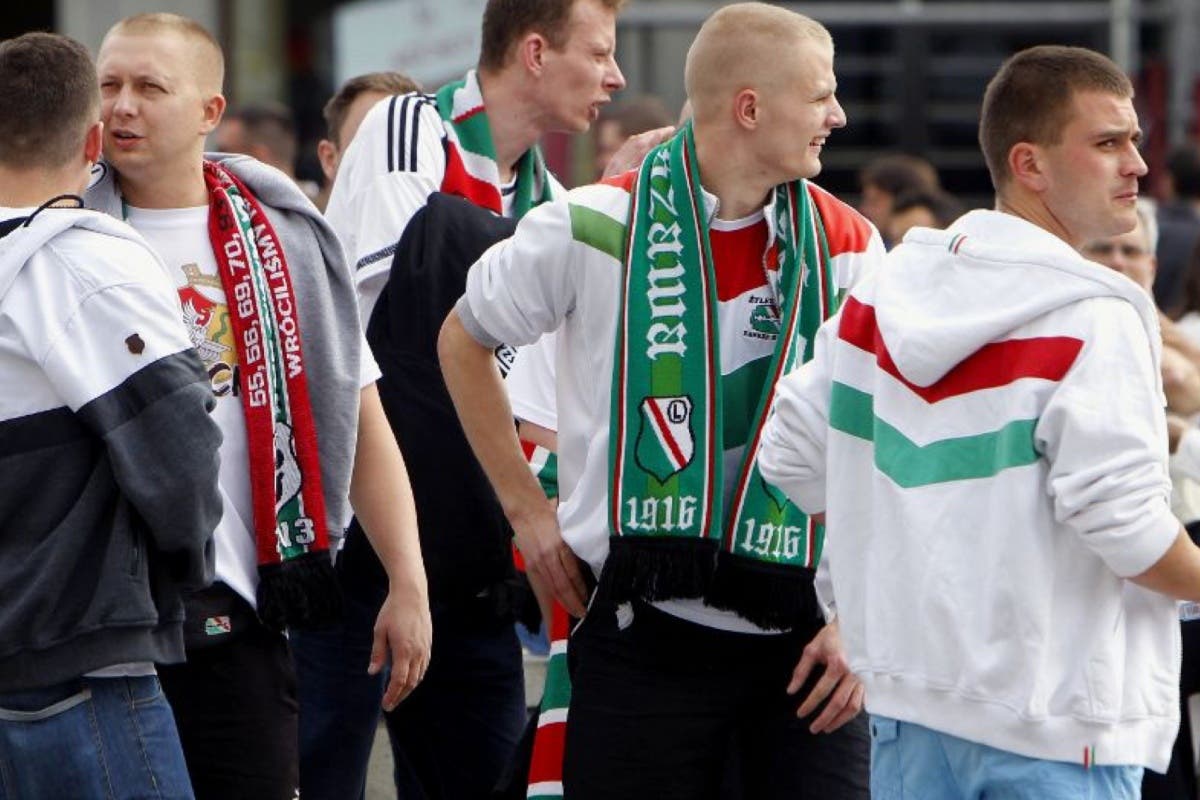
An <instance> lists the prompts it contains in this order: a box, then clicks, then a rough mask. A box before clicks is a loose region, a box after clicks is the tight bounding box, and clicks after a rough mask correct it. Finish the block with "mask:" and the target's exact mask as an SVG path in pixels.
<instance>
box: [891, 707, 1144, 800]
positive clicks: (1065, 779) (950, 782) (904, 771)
mask: <svg viewBox="0 0 1200 800" xmlns="http://www.w3.org/2000/svg"><path fill="white" fill-rule="evenodd" d="M1141 782H1142V768H1141V767H1128V766H1105V767H1091V768H1090V769H1088V768H1085V767H1084V766H1083V764H1076V763H1067V762H1065V761H1047V760H1045V759H1039V758H1028V757H1026V756H1020V755H1017V754H1016V753H1010V752H1008V751H1006V750H998V749H996V748H995V747H988V746H987V745H985V744H978V743H977V742H968V741H966V740H965V739H959V738H958V737H956V736H950V735H949V734H945V733H938V732H937V731H934V730H930V729H929V728H926V727H923V726H921V725H916V724H914V723H911V722H900V721H898V720H894V719H891V718H890V717H882V716H877V715H872V716H871V797H872V800H1137V799H1138V798H1139V797H1141Z"/></svg>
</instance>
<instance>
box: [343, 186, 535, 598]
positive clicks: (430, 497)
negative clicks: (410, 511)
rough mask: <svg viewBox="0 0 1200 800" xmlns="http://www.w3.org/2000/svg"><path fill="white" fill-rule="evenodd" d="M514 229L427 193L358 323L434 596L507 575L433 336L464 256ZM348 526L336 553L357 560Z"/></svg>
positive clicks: (499, 526) (492, 508)
mask: <svg viewBox="0 0 1200 800" xmlns="http://www.w3.org/2000/svg"><path fill="white" fill-rule="evenodd" d="M515 228H516V221H515V220H511V219H506V218H504V217H499V216H496V215H495V214H493V213H492V212H490V211H487V210H485V209H482V208H480V207H478V206H476V205H473V204H472V203H470V202H468V201H466V200H463V199H461V198H458V197H453V196H451V195H446V194H442V193H435V194H433V195H431V196H430V198H429V202H428V203H427V204H426V206H425V207H424V208H422V209H421V210H420V211H418V212H417V213H416V214H415V215H414V216H413V218H412V220H411V221H410V222H409V224H408V226H407V227H406V228H405V230H404V234H403V236H401V238H400V243H399V245H398V246H397V248H396V254H395V256H394V257H393V260H392V267H391V274H390V276H389V278H388V283H387V285H386V286H385V287H384V289H383V293H382V294H381V295H380V297H379V300H378V302H377V303H376V304H375V308H374V310H373V312H372V313H371V318H370V320H369V321H368V323H367V342H368V343H369V344H370V345H371V352H372V353H373V354H374V356H375V360H376V361H377V362H378V363H379V368H380V370H381V371H382V372H383V377H382V378H381V379H380V380H379V384H378V386H379V394H380V397H381V398H382V401H383V407H384V411H385V412H386V413H387V418H388V422H389V423H390V424H391V426H392V431H393V432H394V433H395V435H396V440H397V441H398V442H399V443H400V450H401V452H402V453H403V454H404V461H405V464H406V465H407V467H408V474H409V479H410V481H411V482H412V489H413V496H414V498H415V500H416V505H417V522H418V525H419V527H420V533H421V551H422V554H423V556H424V559H425V572H426V575H427V576H428V579H429V591H430V598H431V600H433V601H434V602H435V603H436V602H439V601H441V602H442V603H449V604H451V605H453V604H456V603H458V602H459V601H461V600H468V601H469V600H470V599H471V598H475V597H476V596H478V595H479V594H480V593H481V592H485V593H486V592H490V591H494V590H495V587H496V586H497V585H501V584H504V583H505V582H506V581H508V580H509V579H511V577H512V575H513V566H512V554H511V550H510V540H511V535H512V532H511V530H510V528H509V526H508V523H507V521H506V520H505V518H504V513H503V511H502V510H501V508H500V503H499V501H498V500H497V499H496V495H495V493H494V492H493V491H492V488H491V485H490V484H489V483H488V480H487V477H486V476H485V475H484V472H483V469H482V467H480V466H479V462H477V461H476V460H475V456H474V454H473V453H472V452H471V447H470V445H469V444H468V443H467V439H466V436H465V435H464V434H463V430H462V427H461V426H460V424H459V422H458V416H457V415H456V414H455V411H454V404H453V403H452V402H451V400H450V395H449V393H448V392H447V391H446V384H445V383H444V381H443V380H442V372H441V367H440V366H439V364H438V356H437V338H438V332H439V331H440V330H441V326H442V322H443V321H444V320H445V318H446V315H447V314H448V313H450V310H451V309H452V308H453V307H454V304H455V302H457V301H458V298H459V297H461V296H462V293H463V291H464V289H465V286H466V279H467V272H468V270H469V269H470V267H471V265H472V264H473V263H475V261H476V260H478V258H479V257H480V256H481V255H482V254H483V251H484V250H486V249H487V248H488V247H490V246H491V245H492V244H494V243H495V242H498V241H500V240H502V239H506V238H508V237H509V236H511V235H512V232H513V230H514V229H515ZM355 528H357V521H356V522H355V523H354V524H353V525H352V526H351V532H350V537H349V538H348V539H347V542H346V553H344V557H348V558H349V559H351V560H352V561H353V560H365V558H366V555H365V553H363V552H362V550H363V547H364V546H363V543H362V537H361V534H360V532H359V531H356V530H355ZM371 561H374V560H373V559H371ZM370 569H371V570H372V571H374V572H375V573H376V574H375V578H374V580H375V582H376V585H384V586H385V585H386V579H385V578H383V577H382V567H381V566H379V564H378V562H374V563H373V564H371V566H370Z"/></svg>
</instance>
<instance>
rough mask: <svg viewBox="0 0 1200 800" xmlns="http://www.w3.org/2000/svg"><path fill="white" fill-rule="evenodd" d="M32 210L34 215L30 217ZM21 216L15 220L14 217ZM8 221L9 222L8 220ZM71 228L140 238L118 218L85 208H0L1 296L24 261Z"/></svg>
mask: <svg viewBox="0 0 1200 800" xmlns="http://www.w3.org/2000/svg"><path fill="white" fill-rule="evenodd" d="M30 214H33V217H32V218H30V216H29V215H30ZM14 219H19V220H20V222H18V223H16V224H13V223H12V222H11V220H14ZM6 222H8V223H9V224H7V225H6V224H5V223H6ZM71 228H87V229H89V230H93V231H97V232H98V233H103V234H107V235H109V236H118V237H120V238H123V239H130V240H133V241H137V242H141V238H140V237H139V236H138V235H137V233H136V232H135V231H134V230H133V229H132V228H130V227H129V226H128V225H125V224H123V223H121V222H118V221H117V220H114V219H112V218H111V217H107V216H105V215H104V214H100V213H97V212H95V211H88V210H86V209H82V208H58V207H54V206H51V207H48V208H43V209H41V210H39V211H37V213H34V209H32V208H29V209H15V208H14V209H3V210H0V233H3V231H4V230H6V229H7V233H4V234H3V235H2V236H0V300H3V299H4V297H5V296H6V295H7V294H8V290H9V289H11V288H12V285H13V282H14V281H15V280H16V278H17V276H18V275H19V274H21V270H22V269H24V267H25V264H26V263H28V262H29V259H30V258H31V257H32V256H33V254H34V253H36V252H37V251H38V250H40V249H42V247H44V246H45V245H46V243H47V242H49V241H50V240H51V239H53V238H54V237H56V236H58V235H60V234H62V233H63V232H64V231H67V230H70V229H71Z"/></svg>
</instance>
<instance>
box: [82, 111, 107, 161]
mask: <svg viewBox="0 0 1200 800" xmlns="http://www.w3.org/2000/svg"><path fill="white" fill-rule="evenodd" d="M103 152H104V123H103V122H101V121H99V120H96V121H95V122H93V123H92V124H91V125H90V126H89V127H88V129H87V133H86V134H84V137H83V157H84V159H86V160H87V162H88V163H89V164H95V163H96V162H97V161H99V160H100V156H101V154H102V153H103Z"/></svg>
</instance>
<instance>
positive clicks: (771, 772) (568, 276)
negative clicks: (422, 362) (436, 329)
mask: <svg viewBox="0 0 1200 800" xmlns="http://www.w3.org/2000/svg"><path fill="white" fill-rule="evenodd" d="M685 81H686V85H687V93H688V97H689V98H690V99H691V102H692V106H693V109H694V115H695V116H694V121H693V122H692V124H691V125H688V126H685V127H684V129H683V130H681V131H680V132H679V133H678V134H677V135H676V136H675V137H673V138H672V139H671V140H669V141H668V142H666V143H665V144H663V145H661V146H660V147H658V148H655V149H654V150H653V151H651V153H650V154H649V155H648V156H647V157H646V159H645V160H644V161H643V162H642V164H641V166H640V167H638V168H637V169H636V170H633V171H631V172H628V173H626V174H624V175H620V176H618V177H616V178H614V179H610V180H607V181H605V182H603V183H601V184H597V185H593V186H588V187H584V188H581V189H578V190H575V191H572V192H570V193H569V194H568V195H567V196H566V197H565V198H563V199H561V200H556V201H555V202H553V203H549V204H546V205H544V206H541V207H539V208H538V209H536V210H534V211H533V212H531V213H530V214H529V215H527V216H526V217H525V218H524V219H523V220H522V221H521V223H520V225H519V226H518V227H517V231H516V234H515V236H514V237H513V238H512V239H510V240H508V241H507V242H505V243H504V244H502V245H500V246H498V247H495V248H493V249H491V250H489V251H488V252H487V253H486V254H485V255H484V256H483V257H482V258H481V260H480V261H479V262H478V263H477V264H475V266H474V267H473V269H472V271H471V274H470V277H469V278H468V282H467V290H466V294H465V295H464V296H463V298H462V299H461V300H460V301H459V303H458V306H457V307H456V309H455V311H454V312H453V313H452V314H451V315H450V316H449V317H448V319H447V321H446V323H445V325H444V326H443V329H442V334H441V340H440V351H441V356H442V367H443V371H444V373H445V376H446V383H447V385H448V387H449V389H450V392H451V395H452V396H453V398H454V401H455V404H456V406H457V408H458V411H459V415H460V417H461V419H462V421H463V427H464V429H465V430H466V432H467V435H468V438H469V439H470V440H471V443H472V446H473V447H474V449H475V452H476V455H477V456H478V458H479V461H480V463H481V464H482V465H483V467H484V469H485V470H486V471H487V474H488V477H489V478H490V479H491V481H492V483H493V486H494V487H495V489H496V492H497V494H498V496H499V497H500V500H501V504H502V505H503V507H504V509H505V511H506V513H507V514H508V518H509V520H510V522H511V523H512V526H513V529H514V531H515V534H516V538H517V542H518V544H519V546H520V547H521V550H522V552H523V553H524V554H525V558H526V561H527V563H528V564H529V565H530V568H531V570H536V571H538V572H539V573H540V574H541V575H543V576H545V577H546V579H547V581H548V582H549V583H550V584H551V585H552V586H553V588H554V591H555V593H556V595H557V597H558V599H559V600H560V601H561V602H562V603H563V604H564V605H565V606H566V607H568V608H571V609H580V608H581V607H582V606H583V605H584V603H585V602H586V601H588V600H589V597H588V594H589V591H588V587H589V586H590V585H591V584H593V583H594V582H598V589H597V590H596V591H595V592H594V594H592V595H591V597H590V604H589V605H588V610H587V614H586V616H585V618H584V620H583V622H582V623H581V624H580V626H579V627H578V628H577V629H576V631H575V633H574V635H573V636H572V638H571V642H570V650H571V654H572V658H571V661H572V665H573V672H572V679H573V693H572V697H571V703H570V708H569V712H568V715H567V719H568V723H567V734H566V760H565V780H564V790H565V794H566V796H568V797H571V798H573V800H587V799H588V798H601V797H603V798H612V797H656V798H681V799H682V798H688V800H696V798H716V797H718V796H719V793H720V791H721V788H722V778H723V776H728V777H729V778H730V779H731V780H734V781H736V782H737V783H739V784H740V794H741V795H742V796H745V797H754V798H775V797H779V798H783V797H787V798H845V797H856V798H857V797H866V795H867V782H866V774H867V737H866V732H865V726H864V722H863V719H862V717H861V716H860V715H859V710H860V708H861V706H862V690H861V687H860V686H859V684H858V682H857V681H856V680H855V679H854V677H853V676H852V675H850V674H849V672H848V671H847V670H846V665H845V660H844V657H843V656H842V652H841V648H840V645H839V643H838V633H837V628H836V625H825V624H824V622H823V620H822V619H821V611H820V609H819V608H818V605H817V602H816V599H815V593H814V589H813V581H814V577H815V568H816V565H817V561H818V560H819V557H820V552H821V546H822V537H823V530H822V528H821V526H820V525H819V524H817V522H816V521H815V520H811V519H808V518H806V517H804V516H803V515H802V514H801V513H800V512H799V511H798V509H796V508H795V507H794V506H792V505H790V504H789V503H788V502H787V501H786V500H784V499H783V498H782V497H781V496H780V495H779V494H778V493H777V492H775V491H774V490H773V489H772V487H770V486H768V485H767V484H765V483H764V482H763V481H762V479H761V476H760V475H759V474H758V470H757V464H756V461H755V459H754V457H753V456H754V453H755V450H756V444H757V440H758V432H759V430H760V429H761V426H762V424H763V421H764V416H765V413H766V407H767V400H768V399H769V397H770V395H771V391H772V388H773V384H774V380H775V378H776V377H777V375H778V374H779V373H781V372H783V371H786V370H788V369H790V368H792V367H794V366H795V365H797V364H798V363H800V362H801V361H802V360H804V359H806V358H808V357H809V356H810V355H811V352H810V351H811V345H810V344H809V343H810V342H811V341H812V338H813V334H814V333H815V331H816V328H817V326H818V325H819V324H820V322H821V321H822V320H823V319H825V318H826V317H828V316H829V315H831V314H833V313H834V312H835V311H836V309H837V303H838V298H839V296H840V294H841V292H842V291H843V290H845V289H846V288H848V287H850V286H852V285H853V284H854V283H855V282H856V281H857V280H858V279H859V277H860V276H862V275H863V274H864V273H865V272H867V271H869V270H870V269H872V268H873V267H874V266H875V264H876V263H877V262H878V260H879V259H880V257H881V256H882V253H883V246H882V242H881V241H880V238H879V235H878V233H877V232H876V231H875V229H874V228H873V227H872V226H871V224H870V223H869V222H867V221H866V220H865V219H864V218H863V217H861V216H860V215H859V214H858V213H857V212H855V211H854V210H853V209H851V208H850V207H849V206H847V205H845V204H844V203H841V202H840V201H838V200H836V199H835V198H833V197H832V196H831V195H829V194H828V193H826V192H824V191H823V190H821V189H819V188H818V187H816V186H815V185H813V184H811V183H809V182H808V180H807V179H808V178H811V177H813V176H815V175H816V174H817V173H818V171H819V170H820V168H821V161H820V156H821V150H822V148H823V146H824V145H825V142H826V139H827V137H828V136H829V135H830V134H831V133H832V132H833V131H834V130H835V129H837V128H840V127H842V126H843V125H845V123H846V118H845V114H844V113H843V111H842V108H841V106H840V105H839V104H838V102H837V99H836V96H835V90H836V79H835V77H834V73H833V43H832V40H831V39H830V36H829V33H828V31H826V30H825V28H823V27H822V26H821V25H820V24H818V23H816V22H815V21H813V20H811V19H809V18H807V17H804V16H802V15H799V14H795V13H793V12H790V11H786V10H783V9H781V8H778V7H775V6H769V5H766V4H762V3H739V4H734V5H730V6H726V7H724V8H723V9H721V10H719V11H717V12H716V13H715V14H713V15H712V16H711V17H710V18H709V19H708V20H707V21H706V22H705V23H704V25H703V27H702V28H701V30H700V33H699V34H698V36H697V37H696V40H695V42H694V43H693V45H692V48H691V50H690V51H689V54H688V60H687V67H686V74H685ZM626 245H627V246H626ZM560 325H561V326H562V327H561V330H560V333H559V337H560V339H559V342H560V343H559V347H560V353H559V355H560V358H559V359H558V364H559V366H560V368H561V369H560V372H559V373H558V397H559V409H558V445H559V459H560V462H559V463H560V473H559V474H560V476H561V487H560V488H561V492H562V494H561V505H560V506H559V508H558V513H557V516H556V514H555V511H554V509H553V507H552V506H551V505H550V504H548V503H547V502H546V500H545V498H544V497H543V496H542V494H541V492H540V489H539V487H538V484H537V483H536V481H534V480H533V478H532V477H531V476H530V475H529V473H528V471H525V470H522V469H521V464H522V461H521V454H520V450H519V448H518V444H517V440H516V438H515V436H514V435H513V432H512V426H511V425H509V424H505V423H506V420H508V419H509V409H508V403H507V400H506V398H505V395H504V391H503V387H502V386H501V384H500V382H499V379H498V378H497V376H496V374H495V370H494V369H493V368H492V367H491V363H490V358H491V356H490V352H491V349H492V348H493V347H495V345H496V343H498V342H501V341H504V342H512V343H515V344H520V343H524V342H530V341H533V340H535V339H537V337H538V336H540V335H542V334H543V333H544V332H546V331H551V330H555V329H556V328H558V327H559V326H560ZM718 342H719V343H720V344H719V346H718ZM561 350H565V352H561ZM735 754H736V767H733V766H731V763H733V762H731V758H733V757H734V755H735Z"/></svg>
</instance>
